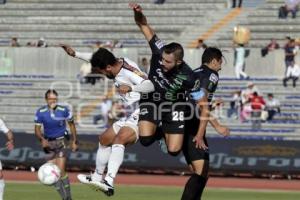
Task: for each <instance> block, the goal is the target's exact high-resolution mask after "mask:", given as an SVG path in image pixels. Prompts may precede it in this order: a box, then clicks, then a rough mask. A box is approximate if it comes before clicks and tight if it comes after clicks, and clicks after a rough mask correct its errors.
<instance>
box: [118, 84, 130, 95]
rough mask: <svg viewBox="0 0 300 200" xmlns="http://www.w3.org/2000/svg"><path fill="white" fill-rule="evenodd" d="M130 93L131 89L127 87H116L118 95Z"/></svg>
mask: <svg viewBox="0 0 300 200" xmlns="http://www.w3.org/2000/svg"><path fill="white" fill-rule="evenodd" d="M131 91H132V88H131V87H130V86H128V85H120V86H119V87H118V92H119V93H120V94H126V93H128V92H131Z"/></svg>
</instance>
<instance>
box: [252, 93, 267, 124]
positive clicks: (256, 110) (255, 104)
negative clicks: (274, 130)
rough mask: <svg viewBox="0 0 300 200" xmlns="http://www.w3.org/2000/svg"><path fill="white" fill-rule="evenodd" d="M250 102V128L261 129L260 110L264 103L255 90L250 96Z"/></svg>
mask: <svg viewBox="0 0 300 200" xmlns="http://www.w3.org/2000/svg"><path fill="white" fill-rule="evenodd" d="M250 104H251V108H252V112H251V121H252V129H253V130H259V129H261V112H262V110H263V109H264V108H265V104H266V103H265V101H264V99H263V97H262V96H259V95H258V94H257V92H254V93H253V95H252V97H251V98H250Z"/></svg>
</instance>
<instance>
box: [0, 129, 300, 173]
mask: <svg viewBox="0 0 300 200" xmlns="http://www.w3.org/2000/svg"><path fill="white" fill-rule="evenodd" d="M4 137H5V136H4V135H1V137H0V145H1V147H2V148H1V149H0V160H1V161H2V162H3V163H4V166H5V167H14V166H20V167H25V168H26V167H27V168H29V167H30V166H34V167H39V166H40V165H41V164H42V163H44V162H45V160H44V152H43V151H42V149H41V146H40V144H39V142H38V140H37V139H36V138H35V136H34V135H32V134H26V133H15V142H16V145H15V149H14V150H13V151H11V152H8V151H7V150H6V148H5V138H4ZM96 137H97V136H95V135H79V143H80V145H79V151H77V152H69V153H70V154H69V156H68V167H69V168H71V169H76V170H91V168H93V167H94V163H95V162H94V161H95V157H96V152H97V148H98V143H97V141H96V140H95V138H96ZM208 143H209V146H210V167H211V172H212V173H218V174H225V175H229V174H237V173H243V174H245V173H246V174H251V175H260V174H280V175H297V174H299V173H300V151H299V141H291V140H283V139H278V138H276V139H275V138H272V137H269V138H262V137H260V138H259V137H257V138H254V137H231V138H229V139H224V138H221V137H209V138H208ZM122 169H123V170H124V169H126V170H137V171H139V172H147V171H148V172H149V171H157V170H159V171H162V172H187V171H188V168H187V166H186V164H185V160H184V157H183V155H182V154H180V155H179V156H178V157H171V156H169V155H167V154H164V153H163V152H161V150H160V149H159V145H158V144H157V143H155V144H153V145H152V146H150V147H147V148H146V147H143V146H141V145H140V144H139V143H137V144H135V145H133V146H130V147H128V148H127V149H126V153H125V157H124V163H123V165H122Z"/></svg>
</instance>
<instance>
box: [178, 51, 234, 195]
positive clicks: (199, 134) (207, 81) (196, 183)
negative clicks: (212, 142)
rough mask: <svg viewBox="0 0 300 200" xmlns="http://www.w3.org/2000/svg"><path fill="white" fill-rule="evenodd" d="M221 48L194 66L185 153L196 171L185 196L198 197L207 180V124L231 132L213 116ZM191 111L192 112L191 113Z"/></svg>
mask: <svg viewBox="0 0 300 200" xmlns="http://www.w3.org/2000/svg"><path fill="white" fill-rule="evenodd" d="M222 58H223V55H222V52H221V51H220V50H219V49H217V48H213V47H209V48H207V49H206V50H205V51H204V53H203V55H202V66H201V67H199V68H197V69H195V70H194V73H195V74H194V75H195V78H196V86H195V87H194V88H193V90H192V91H191V92H190V99H191V103H192V104H194V105H195V106H194V109H191V114H192V116H193V117H192V118H191V119H189V120H186V121H185V139H184V145H183V153H184V156H185V159H186V161H187V163H188V164H189V166H190V168H191V169H192V170H193V174H192V176H191V177H190V179H189V180H188V182H187V183H186V185H185V190H184V192H183V195H182V198H181V199H182V200H199V199H201V195H202V192H203V190H204V187H205V185H206V182H207V180H208V168H209V149H208V144H207V141H206V138H205V132H206V126H207V123H208V122H210V123H211V124H212V126H213V127H214V128H215V129H216V130H217V132H218V133H219V134H221V135H223V136H228V135H229V129H228V128H227V127H226V126H222V125H220V124H219V123H218V121H217V120H216V119H213V118H211V117H210V108H211V103H212V98H213V94H214V92H215V91H216V89H217V86H218V81H219V74H218V71H220V70H221V65H222ZM189 114H190V113H189Z"/></svg>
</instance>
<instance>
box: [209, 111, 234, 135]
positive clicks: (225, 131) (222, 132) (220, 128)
mask: <svg viewBox="0 0 300 200" xmlns="http://www.w3.org/2000/svg"><path fill="white" fill-rule="evenodd" d="M209 123H210V124H211V125H212V127H214V129H215V130H216V131H217V132H218V133H219V134H220V135H223V136H224V137H227V136H229V135H230V130H229V128H228V127H227V126H225V125H222V124H220V123H219V121H218V120H217V119H216V118H214V117H213V116H210V118H209Z"/></svg>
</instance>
